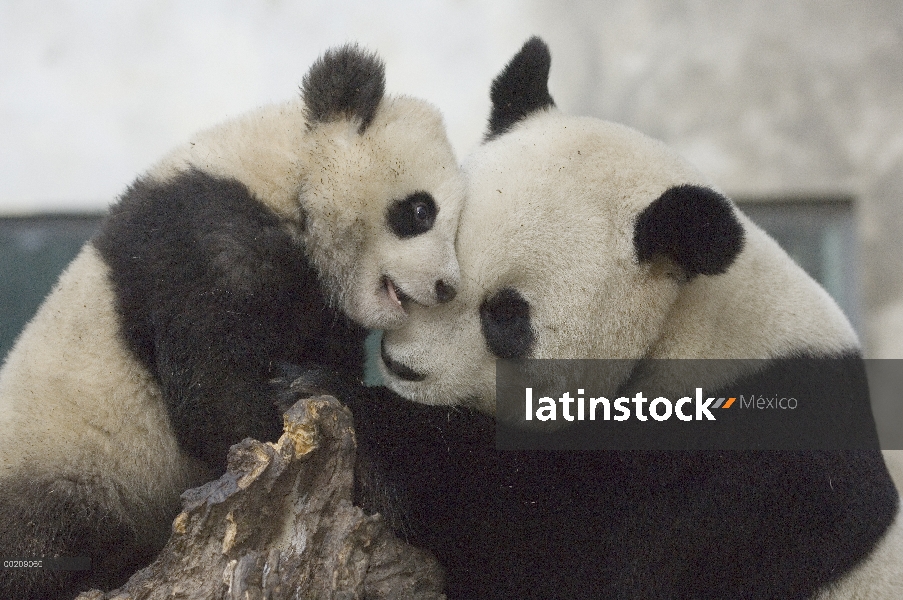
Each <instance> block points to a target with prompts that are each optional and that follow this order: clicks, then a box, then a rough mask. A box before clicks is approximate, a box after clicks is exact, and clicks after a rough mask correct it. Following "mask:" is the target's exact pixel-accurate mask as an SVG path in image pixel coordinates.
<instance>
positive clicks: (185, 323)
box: [93, 170, 366, 466]
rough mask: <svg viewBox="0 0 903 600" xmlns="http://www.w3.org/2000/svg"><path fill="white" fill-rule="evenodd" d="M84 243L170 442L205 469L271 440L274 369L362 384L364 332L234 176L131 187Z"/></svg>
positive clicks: (277, 426) (274, 434) (274, 431)
mask: <svg viewBox="0 0 903 600" xmlns="http://www.w3.org/2000/svg"><path fill="white" fill-rule="evenodd" d="M93 244H94V246H95V247H96V248H97V250H98V251H99V252H100V254H101V256H102V257H103V260H104V262H105V263H106V264H107V265H108V266H109V267H110V279H111V281H112V283H113V287H114V289H115V290H116V296H117V299H118V307H117V308H118V312H119V313H120V315H121V321H122V323H123V326H122V335H123V337H124V338H125V340H126V343H127V344H128V347H129V349H130V350H131V351H132V352H133V353H134V354H135V355H136V356H137V357H138V359H139V360H140V361H141V362H142V363H143V364H144V366H145V367H146V368H147V369H148V371H149V372H150V373H151V375H153V377H154V378H155V379H156V380H157V381H159V383H160V388H161V391H162V396H163V399H164V401H165V402H166V406H167V411H168V414H169V418H170V422H171V423H172V426H173V430H174V432H175V434H176V438H177V440H178V442H179V446H180V447H181V448H183V449H184V450H185V451H186V452H188V453H189V454H190V455H192V456H195V457H197V458H200V459H201V460H203V461H204V462H206V463H208V464H211V465H217V464H220V463H222V465H223V466H225V463H224V461H225V457H226V454H227V451H228V450H229V446H230V445H232V444H234V443H235V442H236V441H238V440H242V439H244V438H246V437H252V438H255V439H258V440H273V439H276V438H278V437H279V434H280V433H281V432H282V423H281V421H280V419H279V414H278V411H277V409H278V407H277V406H276V405H275V404H274V403H273V398H274V391H276V390H275V389H274V388H277V387H278V385H279V383H278V382H280V381H281V380H280V379H279V375H280V374H281V373H280V368H281V366H282V365H284V364H292V365H305V364H319V365H323V366H324V367H328V368H330V369H331V370H333V371H336V372H337V374H338V373H340V374H342V375H343V376H344V377H347V378H350V379H352V380H355V379H356V380H361V379H362V378H363V371H362V368H363V364H364V356H363V351H364V348H363V341H364V338H365V336H366V330H364V329H363V328H362V327H360V326H358V325H355V324H353V323H352V322H350V321H349V320H348V319H347V318H346V317H345V316H343V315H342V314H341V313H340V312H338V311H336V310H334V309H332V308H331V307H330V306H329V305H328V304H327V302H326V300H325V298H324V296H323V294H322V293H321V291H320V288H319V285H318V284H317V273H316V271H315V270H314V268H313V267H312V266H311V265H310V263H309V262H308V261H307V259H306V257H305V253H304V249H303V248H302V247H301V246H299V244H298V243H297V241H296V240H295V239H293V237H292V235H291V234H290V233H289V232H287V231H286V230H285V228H284V226H283V224H282V223H281V222H280V220H279V219H278V218H277V217H276V216H275V215H274V214H273V213H272V212H271V211H269V210H267V209H266V207H265V206H264V205H262V204H261V203H260V202H257V201H256V200H255V199H254V198H253V197H251V195H250V194H249V192H248V190H247V188H245V187H244V186H243V185H242V184H241V183H239V182H237V181H229V180H223V179H219V178H216V177H212V176H210V175H208V174H206V173H203V172H202V171H198V170H190V171H187V172H186V173H184V174H181V175H179V176H178V177H176V178H175V179H173V180H172V181H170V182H167V183H166V184H163V185H160V184H158V183H156V182H147V181H143V180H139V181H138V182H136V183H135V184H133V185H132V186H131V187H130V188H129V190H128V192H126V194H125V197H124V198H123V199H122V200H121V201H120V202H119V203H118V204H117V205H115V206H113V207H112V209H111V210H110V215H109V217H108V218H107V220H106V222H105V224H104V225H103V227H102V228H101V231H100V233H99V234H98V235H97V237H96V238H95V239H94V241H93ZM274 382H276V383H274Z"/></svg>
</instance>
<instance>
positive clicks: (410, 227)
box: [386, 192, 439, 238]
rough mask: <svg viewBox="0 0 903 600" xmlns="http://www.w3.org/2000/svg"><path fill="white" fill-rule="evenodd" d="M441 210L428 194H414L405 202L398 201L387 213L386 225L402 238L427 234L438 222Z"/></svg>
mask: <svg viewBox="0 0 903 600" xmlns="http://www.w3.org/2000/svg"><path fill="white" fill-rule="evenodd" d="M438 212H439V208H438V207H437V206H436V201H435V200H433V197H432V196H431V195H429V194H428V193H427V192H414V193H413V194H411V195H410V196H408V197H407V198H405V199H404V200H398V201H396V202H394V203H393V204H392V206H390V207H389V210H388V211H387V212H386V224H387V225H388V226H389V229H391V230H392V233H394V234H395V235H397V236H398V237H400V238H409V237H414V236H415V235H420V234H421V233H426V232H427V231H429V230H430V229H432V228H433V223H435V222H436V213H438Z"/></svg>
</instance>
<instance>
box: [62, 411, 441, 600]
mask: <svg viewBox="0 0 903 600" xmlns="http://www.w3.org/2000/svg"><path fill="white" fill-rule="evenodd" d="M354 464H355V438H354V430H353V427H352V418H351V413H350V412H349V411H348V410H347V409H346V408H344V407H343V406H342V405H341V404H340V403H339V402H338V401H337V400H336V399H335V398H332V397H330V396H319V397H316V398H308V399H304V400H300V401H299V402H298V403H297V404H295V405H294V406H293V407H292V408H291V409H290V410H289V411H288V412H287V413H286V414H285V433H284V434H283V435H282V437H281V438H279V441H278V442H277V443H275V444H272V443H261V442H258V441H256V440H252V439H246V440H244V441H243V442H241V443H240V444H236V445H235V446H233V447H232V448H231V450H230V451H229V464H228V469H227V471H226V473H225V474H224V475H223V476H222V477H220V478H219V479H218V480H216V481H211V482H209V483H207V484H205V485H203V486H201V487H198V488H194V489H191V490H188V491H186V492H185V493H184V494H183V495H182V503H183V510H182V512H181V513H180V514H179V515H178V516H177V517H176V519H175V520H174V521H173V533H172V536H171V537H170V539H169V542H168V543H167V545H166V547H165V548H164V549H163V550H162V551H161V553H160V555H159V556H158V557H157V559H156V560H155V561H154V562H153V563H151V564H150V565H149V566H148V567H146V568H144V569H142V570H141V571H139V572H137V573H136V574H135V575H134V576H133V577H132V578H131V579H130V580H129V581H128V582H127V583H126V584H125V585H124V586H123V587H121V588H119V589H118V590H114V591H112V592H108V593H102V592H99V591H96V590H95V591H91V592H86V593H83V594H81V595H80V596H79V597H78V599H77V600H113V599H116V600H125V599H127V598H130V599H132V600H153V599H158V598H160V599H162V598H180V599H186V600H193V599H197V600H211V599H223V600H227V599H229V600H231V599H236V600H238V599H242V600H256V599H261V600H262V599H268V600H279V599H282V598H285V599H288V598H324V599H333V598H334V599H336V600H339V599H341V600H351V599H356V598H367V599H382V598H393V599H394V598H410V599H412V600H413V599H416V600H434V599H440V598H444V595H443V594H442V585H443V573H442V569H441V567H440V566H439V564H438V562H437V561H436V560H435V558H434V557H433V556H432V555H430V554H429V553H427V552H425V551H422V550H419V549H416V548H414V547H412V546H409V545H407V544H405V543H403V542H401V541H399V540H398V539H396V538H394V537H393V536H392V535H391V533H390V532H389V531H388V529H387V528H386V527H385V526H384V524H383V520H382V518H381V517H380V516H379V515H374V516H368V515H365V514H364V513H363V511H362V510H361V509H360V508H358V507H356V506H354V505H353V504H352V503H351V499H352V492H353V485H354Z"/></svg>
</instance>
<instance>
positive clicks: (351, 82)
mask: <svg viewBox="0 0 903 600" xmlns="http://www.w3.org/2000/svg"><path fill="white" fill-rule="evenodd" d="M385 89H386V69H385V66H384V65H383V62H382V61H381V60H380V59H379V57H378V56H376V54H375V53H373V52H368V51H366V50H363V49H361V48H360V47H358V45H357V44H346V45H344V46H340V47H338V48H332V49H330V50H327V51H326V53H325V54H323V56H321V57H320V58H318V59H317V60H316V62H314V64H313V66H311V68H310V71H308V72H307V75H305V76H304V80H303V81H302V82H301V97H302V98H303V99H304V104H305V107H306V109H307V121H308V123H310V124H313V123H321V122H322V123H325V122H328V121H334V120H338V119H352V118H358V119H360V121H361V126H360V129H358V131H359V133H363V132H364V130H365V129H367V126H368V125H369V124H370V122H371V121H372V120H373V116H374V115H375V114H376V108H377V107H378V106H379V102H380V100H382V98H383V94H384V93H385Z"/></svg>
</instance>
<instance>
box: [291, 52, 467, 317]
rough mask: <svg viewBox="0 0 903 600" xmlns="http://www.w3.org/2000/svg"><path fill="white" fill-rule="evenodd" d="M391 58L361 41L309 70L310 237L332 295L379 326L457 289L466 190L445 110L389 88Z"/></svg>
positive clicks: (305, 91) (305, 94) (306, 178)
mask: <svg viewBox="0 0 903 600" xmlns="http://www.w3.org/2000/svg"><path fill="white" fill-rule="evenodd" d="M384 84H385V73H384V67H383V64H382V62H381V61H380V60H379V59H378V58H377V57H376V56H375V55H374V54H371V53H368V52H365V51H363V50H361V49H360V48H358V47H357V46H350V45H349V46H343V47H340V48H337V49H333V50H330V51H328V52H326V53H325V54H324V55H323V56H322V57H320V58H319V59H318V60H317V62H316V63H315V64H314V65H313V66H312V67H311V69H310V71H309V72H308V73H307V75H306V76H305V77H304V81H303V84H302V98H303V102H304V112H305V117H306V124H307V130H308V132H307V133H308V135H306V136H305V138H304V152H302V154H301V162H302V163H303V164H302V170H303V173H302V175H303V186H302V189H301V205H300V207H301V211H302V213H303V214H302V216H301V218H302V219H303V230H302V236H303V239H304V241H305V244H306V248H307V251H308V254H309V256H310V257H311V259H312V261H313V262H314V264H315V265H316V266H317V268H318V270H319V271H320V275H321V278H322V280H323V283H324V287H325V288H326V290H327V292H328V293H329V294H330V295H331V296H332V299H333V300H334V301H335V302H336V303H337V304H338V305H339V306H340V307H341V308H342V309H343V310H344V311H345V312H346V313H347V314H348V315H349V316H351V317H352V318H353V319H355V320H356V321H358V322H360V323H362V324H364V325H366V326H369V327H371V328H392V327H396V326H398V325H399V324H400V323H401V322H402V321H403V320H404V318H405V316H406V307H407V306H413V305H422V306H432V305H435V304H437V303H441V302H445V301H448V300H450V299H451V298H453V297H454V295H455V293H456V291H457V287H458V284H459V278H460V275H459V270H458V263H457V260H456V257H455V251H454V239H455V231H456V229H457V224H458V217H459V213H460V210H461V206H462V203H463V196H464V189H463V181H462V178H461V174H460V169H459V167H458V164H457V161H456V158H455V155H454V152H453V151H452V148H451V145H450V143H449V142H448V139H447V137H446V134H445V127H444V124H443V120H442V117H441V115H440V114H439V112H438V111H437V110H436V109H435V108H434V107H433V106H431V105H430V104H428V103H426V102H424V101H421V100H418V99H414V98H409V97H403V96H395V97H393V96H387V95H385V94H384Z"/></svg>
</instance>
